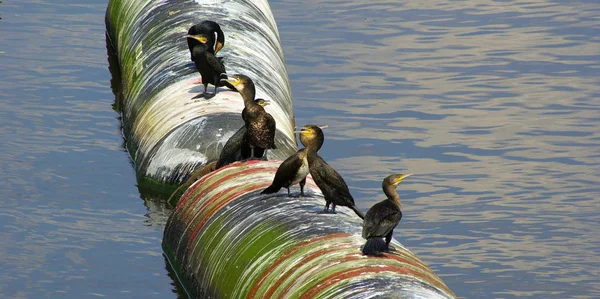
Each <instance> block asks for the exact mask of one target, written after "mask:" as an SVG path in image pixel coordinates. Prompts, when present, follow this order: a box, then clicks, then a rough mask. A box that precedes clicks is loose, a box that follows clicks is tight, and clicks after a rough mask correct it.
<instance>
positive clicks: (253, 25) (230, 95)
mask: <svg viewBox="0 0 600 299" xmlns="http://www.w3.org/2000/svg"><path fill="white" fill-rule="evenodd" d="M199 3H201V5H202V6H201V5H200V4H199ZM199 11H202V13H200V12H199ZM207 19H209V20H218V21H219V24H220V25H221V28H222V29H223V31H224V32H225V36H226V39H225V47H224V48H223V50H221V51H220V52H219V56H223V57H224V63H225V66H226V68H227V72H228V73H231V74H234V73H243V74H245V75H248V76H249V77H251V78H252V79H253V81H254V83H255V85H256V96H257V97H261V98H264V99H265V100H267V101H269V102H270V105H268V106H267V107H266V108H265V109H266V110H267V112H269V113H270V114H271V115H273V117H274V118H275V120H276V122H277V132H276V138H275V140H276V146H277V148H278V149H277V150H269V151H268V154H267V157H268V158H270V159H280V160H282V159H285V158H286V157H287V156H289V155H290V154H292V153H294V152H295V151H296V140H295V136H294V133H293V132H294V123H293V111H292V97H291V93H290V86H289V81H288V77H287V71H286V69H285V64H284V60H283V52H282V50H281V46H280V42H279V36H278V31H277V26H276V25H275V21H274V19H273V16H272V14H271V10H270V9H269V5H268V3H267V2H265V1H252V0H236V1H222V2H214V1H195V2H194V1H183V0H179V1H177V0H175V1H142V0H111V1H110V2H109V5H108V9H107V13H106V24H107V32H108V36H109V39H110V41H111V43H112V44H113V47H114V48H115V49H116V51H117V56H118V58H119V64H120V67H121V75H122V80H123V97H124V99H125V101H124V103H123V107H122V113H123V124H124V126H123V131H124V134H125V136H126V137H127V148H128V151H129V153H130V155H131V157H132V160H133V161H134V162H135V165H136V170H137V173H138V176H139V177H140V178H141V179H144V180H150V181H153V182H157V183H179V182H182V181H184V180H185V179H186V178H187V176H188V175H189V173H191V172H192V171H193V170H194V169H196V168H198V167H200V166H202V165H205V164H207V163H208V162H211V161H214V160H217V158H218V157H219V153H220V151H221V149H222V148H223V146H224V145H225V143H226V142H227V140H228V138H229V137H230V136H232V135H233V134H234V133H235V132H236V131H237V130H238V129H239V128H240V127H241V126H243V124H244V123H243V121H242V119H241V117H240V115H241V112H242V109H243V108H244V103H243V100H242V98H241V96H240V95H239V94H238V93H237V92H233V91H229V90H228V89H227V88H219V92H218V93H217V95H216V96H215V97H213V98H211V99H210V100H205V99H192V98H193V97H194V96H196V95H198V94H199V93H200V92H201V91H202V90H203V88H204V87H203V86H202V84H197V83H198V79H199V78H200V75H199V74H198V71H197V70H196V68H195V66H194V64H193V63H192V62H190V55H189V51H188V48H187V40H186V36H187V30H188V29H189V27H191V26H192V25H194V24H196V23H199V22H200V21H202V20H207ZM212 88H213V87H212V86H211V87H210V89H212Z"/></svg>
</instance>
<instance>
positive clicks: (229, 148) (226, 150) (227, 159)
mask: <svg viewBox="0 0 600 299" xmlns="http://www.w3.org/2000/svg"><path fill="white" fill-rule="evenodd" d="M245 134H246V127H245V126H242V127H241V128H240V129H239V130H237V132H235V133H234V134H233V135H231V137H229V139H228V140H227V142H226V143H225V146H223V150H221V154H220V155H219V160H218V161H217V165H216V166H215V167H216V169H219V168H221V167H223V166H225V165H227V164H229V163H233V162H235V161H237V160H238V159H240V158H241V157H240V156H241V154H240V151H241V148H242V144H243V143H244V135H245Z"/></svg>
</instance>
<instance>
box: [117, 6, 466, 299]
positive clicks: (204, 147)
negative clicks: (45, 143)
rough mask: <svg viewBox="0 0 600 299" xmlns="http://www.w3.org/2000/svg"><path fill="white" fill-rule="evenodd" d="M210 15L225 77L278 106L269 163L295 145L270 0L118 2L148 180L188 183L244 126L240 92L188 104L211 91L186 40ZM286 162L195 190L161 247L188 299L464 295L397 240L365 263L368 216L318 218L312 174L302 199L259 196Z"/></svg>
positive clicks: (234, 172)
mask: <svg viewBox="0 0 600 299" xmlns="http://www.w3.org/2000/svg"><path fill="white" fill-rule="evenodd" d="M203 19H215V20H222V22H220V23H221V24H222V26H223V27H224V30H225V32H226V35H227V37H226V40H227V44H226V46H225V48H224V49H223V50H222V51H221V52H219V54H220V55H223V56H225V57H226V61H225V63H226V65H227V69H228V71H229V72H231V73H244V74H248V75H250V76H252V77H253V79H255V78H256V79H255V80H256V82H255V83H257V96H259V97H263V98H265V99H267V100H269V101H270V102H271V105H269V107H267V110H268V111H269V113H271V114H272V115H273V116H274V117H275V118H276V120H277V125H278V132H277V134H278V135H277V136H276V140H277V142H278V143H277V146H278V148H279V149H278V150H277V151H270V152H269V154H270V156H269V158H271V159H273V158H275V159H280V160H283V159H285V158H286V157H287V156H289V155H290V154H292V153H293V152H294V151H295V150H296V145H295V142H294V139H295V137H294V135H293V118H292V115H293V113H292V108H291V96H290V90H289V83H288V79H287V73H286V70H285V66H284V63H283V55H282V53H281V48H280V43H279V37H278V34H277V27H276V25H275V22H274V19H273V16H272V14H271V12H270V9H269V6H268V3H267V2H266V1H265V0H230V1H225V0H223V1H217V2H214V1H183V0H182V1H177V0H171V1H168V2H166V1H146V0H111V1H110V3H109V7H108V10H107V31H108V36H109V39H110V40H111V42H112V44H113V45H114V47H115V48H116V52H117V56H118V59H119V65H120V67H121V72H122V73H121V75H122V81H123V91H122V94H123V98H124V106H123V124H124V134H125V137H126V138H127V140H128V143H127V144H128V150H129V152H130V153H131V156H132V158H133V160H134V162H135V165H136V171H137V173H138V174H139V176H141V177H148V178H149V179H151V180H153V181H156V182H177V181H181V180H183V179H185V177H186V176H187V175H189V173H190V172H191V170H192V169H194V168H196V166H198V165H202V164H204V163H206V162H207V161H209V160H211V159H216V157H217V154H218V152H219V151H220V147H222V143H224V142H223V141H224V140H226V139H227V138H228V135H229V136H230V134H233V132H235V131H236V130H237V129H238V128H239V127H240V126H241V124H242V121H241V119H240V117H239V113H240V112H241V109H242V107H243V105H242V101H241V98H239V95H237V94H235V93H233V92H229V91H225V90H224V89H220V92H219V94H218V95H217V96H216V97H215V98H213V99H211V100H210V101H194V100H191V98H192V97H193V96H195V95H196V94H197V93H198V92H199V91H201V90H202V86H197V85H195V83H196V81H197V78H198V75H197V74H196V71H195V69H194V67H193V65H192V64H191V63H190V62H189V56H188V51H187V48H186V43H185V42H184V41H181V42H180V38H181V36H183V35H185V34H186V32H187V28H189V26H191V25H192V24H194V23H196V22H198V21H199V20H203ZM248 29H251V30H248ZM247 44H253V45H254V47H252V48H247V47H245V46H244V45H247ZM236 99H237V100H236ZM278 165H279V162H273V161H271V162H256V161H253V162H248V163H234V164H232V165H229V166H227V167H224V168H222V169H219V170H217V171H215V172H213V173H211V174H209V175H207V176H205V177H203V178H202V179H200V180H199V181H198V182H196V183H195V184H194V185H192V186H191V187H190V188H188V190H187V191H186V193H185V195H184V196H183V197H182V199H181V200H180V202H179V204H178V206H177V207H176V210H175V211H174V213H173V214H172V215H171V217H170V218H169V220H168V223H167V225H166V227H165V232H164V239H163V249H164V251H165V255H166V256H167V258H168V260H169V263H170V264H171V265H172V266H173V269H174V270H175V271H176V273H177V275H178V277H179V279H180V281H181V282H182V284H183V285H185V287H186V290H187V291H188V292H189V294H190V296H192V297H194V298H197V297H203V298H275V297H278V298H308V297H310V298H372V297H387V298H389V297H393V298H397V297H400V298H415V297H421V298H455V296H454V295H453V293H452V292H451V291H450V290H449V289H448V288H447V287H446V286H445V285H444V283H443V282H442V281H441V280H440V279H439V277H438V276H437V275H435V273H433V272H432V271H431V270H430V269H429V268H428V267H427V266H426V265H425V264H424V263H423V262H422V261H420V260H419V259H418V258H417V257H416V256H415V255H414V254H413V253H411V252H410V251H408V250H407V249H405V248H404V247H403V246H402V245H401V244H399V243H398V242H396V241H393V243H392V244H393V245H394V246H395V247H396V248H397V251H396V252H394V253H393V254H386V255H385V257H384V258H368V257H365V256H362V255H361V254H360V250H359V248H360V246H361V245H362V244H363V242H364V240H362V238H361V237H360V225H361V222H360V220H359V219H358V218H357V217H356V216H355V215H354V214H353V213H352V212H350V210H347V209H345V208H343V207H340V208H339V209H338V214H336V215H323V214H317V213H316V212H317V211H320V210H321V208H322V205H323V198H322V195H321V194H320V192H319V191H318V189H317V187H316V186H315V185H314V182H312V180H311V179H310V178H309V179H308V182H307V186H306V193H307V195H308V196H307V197H305V198H289V197H287V196H284V195H283V194H273V195H258V193H259V192H260V191H261V190H262V189H264V188H265V187H267V186H268V185H269V184H270V183H271V180H272V178H273V175H274V173H275V170H276V168H277V166H278Z"/></svg>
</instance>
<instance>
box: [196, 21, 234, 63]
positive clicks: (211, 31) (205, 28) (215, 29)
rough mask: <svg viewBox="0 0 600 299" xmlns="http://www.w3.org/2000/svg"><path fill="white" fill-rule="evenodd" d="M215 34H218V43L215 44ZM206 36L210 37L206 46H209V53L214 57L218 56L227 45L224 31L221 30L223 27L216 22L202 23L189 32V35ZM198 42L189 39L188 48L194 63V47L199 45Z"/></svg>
mask: <svg viewBox="0 0 600 299" xmlns="http://www.w3.org/2000/svg"><path fill="white" fill-rule="evenodd" d="M215 33H216V34H217V40H216V41H217V43H216V44H215ZM198 34H204V35H206V36H207V37H208V41H207V42H206V45H207V46H208V50H207V51H208V52H210V53H211V54H213V55H216V54H217V52H219V50H221V49H222V48H223V46H224V45H225V35H224V34H223V30H221V26H219V24H217V23H216V22H214V21H202V22H200V23H198V24H196V25H194V26H192V27H190V29H189V30H188V35H198ZM198 43H199V42H198V41H197V40H194V39H188V48H189V49H190V55H191V56H192V57H191V59H192V61H194V60H195V58H194V53H193V50H194V47H195V46H196V45H198Z"/></svg>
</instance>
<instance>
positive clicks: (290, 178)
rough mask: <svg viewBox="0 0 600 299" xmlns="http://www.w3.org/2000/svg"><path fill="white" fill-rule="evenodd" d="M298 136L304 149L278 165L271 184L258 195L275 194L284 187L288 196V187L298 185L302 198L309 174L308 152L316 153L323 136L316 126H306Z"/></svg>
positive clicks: (321, 143)
mask: <svg viewBox="0 0 600 299" xmlns="http://www.w3.org/2000/svg"><path fill="white" fill-rule="evenodd" d="M298 136H299V137H300V142H301V143H302V145H304V148H303V149H300V150H298V151H297V152H296V153H295V154H293V155H291V156H289V157H288V158H287V159H285V161H283V163H281V165H279V168H277V172H276V173H275V178H274V179H273V183H271V186H269V187H267V188H266V189H265V190H263V191H262V192H261V193H260V194H271V193H275V192H277V191H279V189H281V187H285V188H287V191H288V196H289V195H290V187H291V186H292V185H295V184H298V183H300V196H304V185H305V184H306V176H307V175H308V173H309V170H308V151H309V150H312V149H314V151H317V152H318V151H319V149H321V146H322V145H323V141H324V135H323V131H322V130H321V128H319V127H318V126H315V125H306V126H304V127H303V128H302V130H300V132H299V134H298Z"/></svg>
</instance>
